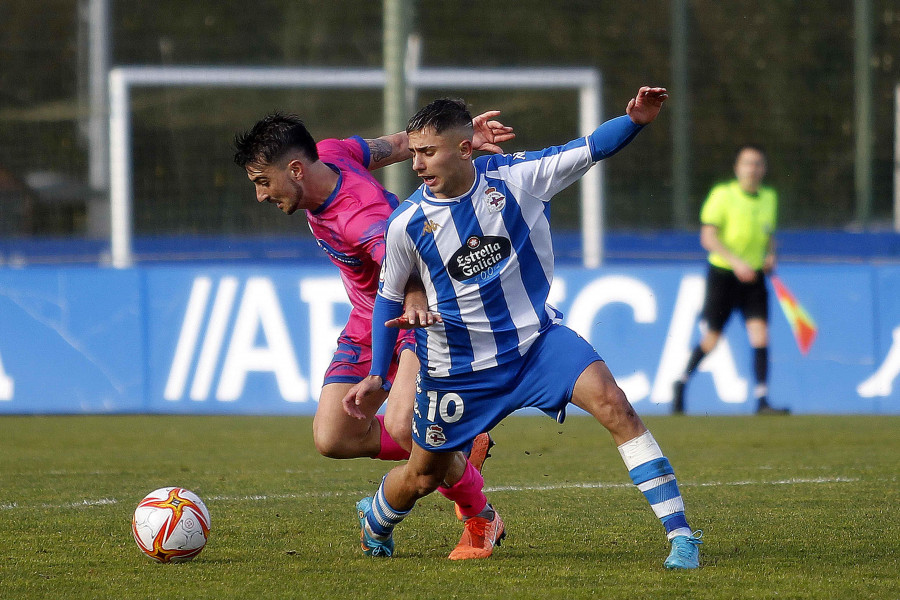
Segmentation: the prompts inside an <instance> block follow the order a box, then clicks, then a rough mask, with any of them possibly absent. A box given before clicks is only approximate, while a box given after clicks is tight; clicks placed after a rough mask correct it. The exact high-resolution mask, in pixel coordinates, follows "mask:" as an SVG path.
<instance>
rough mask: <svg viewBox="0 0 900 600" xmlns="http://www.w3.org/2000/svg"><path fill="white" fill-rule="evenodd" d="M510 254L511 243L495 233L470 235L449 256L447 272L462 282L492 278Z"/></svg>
mask: <svg viewBox="0 0 900 600" xmlns="http://www.w3.org/2000/svg"><path fill="white" fill-rule="evenodd" d="M511 254H512V244H511V243H510V241H509V240H508V239H506V238H504V237H499V236H496V235H484V236H477V235H473V236H470V237H469V239H467V240H466V243H465V244H464V245H463V246H462V247H461V248H460V249H459V250H457V251H456V252H454V253H453V256H451V257H450V264H448V265H447V272H448V273H450V276H451V277H453V279H455V280H457V281H460V282H462V283H473V282H474V281H476V280H480V281H487V280H488V279H493V278H494V277H495V276H496V275H497V274H498V273H500V269H501V268H502V267H503V264H504V263H505V262H506V260H507V259H508V258H509V257H510V255H511Z"/></svg>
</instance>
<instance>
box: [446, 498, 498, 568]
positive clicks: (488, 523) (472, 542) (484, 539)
mask: <svg viewBox="0 0 900 600" xmlns="http://www.w3.org/2000/svg"><path fill="white" fill-rule="evenodd" d="M505 537H506V529H505V528H504V526H503V519H501V518H500V513H498V512H497V511H496V510H494V518H493V519H491V520H488V519H485V518H484V517H470V518H469V519H468V520H467V521H466V528H465V529H464V530H463V534H462V538H460V540H459V544H457V545H456V548H454V549H453V552H451V553H450V556H449V557H448V558H449V559H450V560H468V559H470V558H487V557H489V556H490V555H491V554H493V552H494V546H499V545H500V542H501V540H503V538H505Z"/></svg>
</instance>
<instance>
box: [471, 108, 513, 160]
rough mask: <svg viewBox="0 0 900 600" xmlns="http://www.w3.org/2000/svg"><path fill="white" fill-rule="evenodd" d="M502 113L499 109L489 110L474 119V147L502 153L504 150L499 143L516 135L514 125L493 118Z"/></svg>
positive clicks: (484, 150)
mask: <svg viewBox="0 0 900 600" xmlns="http://www.w3.org/2000/svg"><path fill="white" fill-rule="evenodd" d="M499 115H500V111H499V110H489V111H487V112H485V113H481V114H480V115H478V116H477V117H475V118H474V119H472V129H473V130H474V134H473V135H472V147H473V148H474V149H475V150H481V151H483V152H493V153H494V154H501V153H502V152H503V150H502V149H501V148H500V146H498V145H497V144H502V143H503V142H508V141H509V140H511V139H513V138H514V137H516V134H515V133H513V128H512V127H507V126H506V125H504V124H503V123H501V122H500V121H495V120H493V118H494V117H497V116H499Z"/></svg>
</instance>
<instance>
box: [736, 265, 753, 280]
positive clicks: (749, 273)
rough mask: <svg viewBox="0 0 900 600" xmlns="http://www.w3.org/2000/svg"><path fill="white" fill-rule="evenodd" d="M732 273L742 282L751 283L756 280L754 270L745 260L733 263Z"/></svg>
mask: <svg viewBox="0 0 900 600" xmlns="http://www.w3.org/2000/svg"><path fill="white" fill-rule="evenodd" d="M734 275H735V277H737V278H738V281H740V282H742V283H753V282H754V281H756V270H754V269H753V267H751V266H750V265H748V264H747V263H745V262H739V263H737V264H735V265H734Z"/></svg>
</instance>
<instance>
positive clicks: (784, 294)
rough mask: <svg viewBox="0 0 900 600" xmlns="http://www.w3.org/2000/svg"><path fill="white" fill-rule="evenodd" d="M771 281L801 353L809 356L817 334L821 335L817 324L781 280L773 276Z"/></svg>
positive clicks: (770, 278)
mask: <svg viewBox="0 0 900 600" xmlns="http://www.w3.org/2000/svg"><path fill="white" fill-rule="evenodd" d="M769 281H771V282H772V285H773V286H774V287H775V296H777V297H778V303H779V304H780V305H781V310H783V311H784V316H785V317H787V320H788V323H789V324H790V326H791V331H793V332H794V339H795V340H797V347H798V348H800V352H801V353H802V354H803V355H804V356H805V355H806V354H809V349H810V348H811V347H812V344H813V341H815V339H816V334H817V333H819V329H818V327H816V322H815V321H813V319H812V317H811V316H809V313H808V312H806V309H805V308H803V307H802V306H801V305H800V303H799V302H797V298H796V297H795V296H794V294H793V293H791V291H790V290H789V289H787V287H786V286H785V285H784V283H783V282H782V281H781V279H779V278H778V277H776V276H775V275H772V276H770V277H769Z"/></svg>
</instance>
